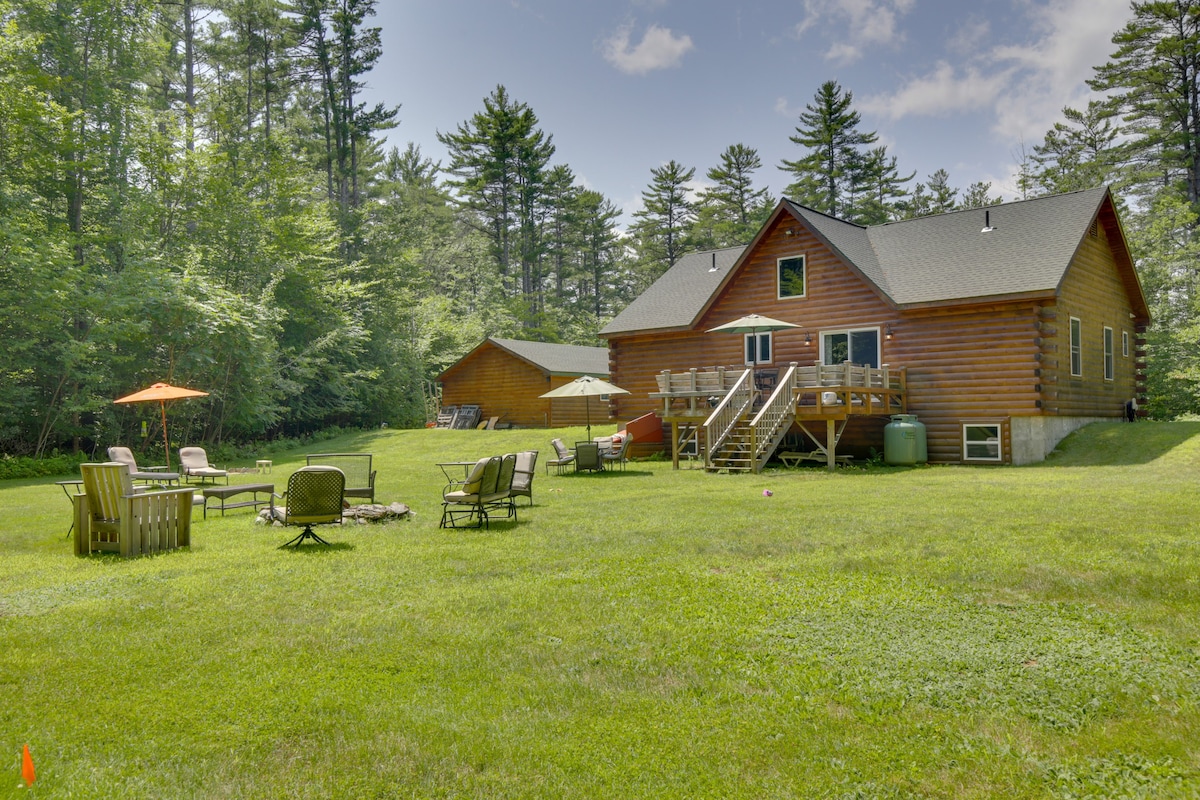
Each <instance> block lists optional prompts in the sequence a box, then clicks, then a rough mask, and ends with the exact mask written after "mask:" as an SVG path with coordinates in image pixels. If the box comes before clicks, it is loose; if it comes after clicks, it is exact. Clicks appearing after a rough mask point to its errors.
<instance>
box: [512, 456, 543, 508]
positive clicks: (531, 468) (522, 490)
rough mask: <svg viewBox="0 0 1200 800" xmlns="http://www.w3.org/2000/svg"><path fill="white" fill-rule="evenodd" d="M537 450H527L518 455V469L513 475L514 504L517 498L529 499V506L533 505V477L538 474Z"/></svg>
mask: <svg viewBox="0 0 1200 800" xmlns="http://www.w3.org/2000/svg"><path fill="white" fill-rule="evenodd" d="M537 457H538V451H537V450H525V451H524V452H521V453H517V468H516V471H515V472H514V473H513V483H512V490H511V491H510V492H509V494H511V495H512V496H513V502H514V503H515V502H516V498H517V497H528V498H529V505H531V506H532V505H533V476H534V474H535V473H536V469H535V467H536V466H537Z"/></svg>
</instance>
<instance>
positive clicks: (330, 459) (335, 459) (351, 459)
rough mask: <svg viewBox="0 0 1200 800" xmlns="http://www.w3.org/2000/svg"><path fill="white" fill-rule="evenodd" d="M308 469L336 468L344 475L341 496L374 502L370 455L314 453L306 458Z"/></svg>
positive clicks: (374, 471) (373, 477) (373, 478)
mask: <svg viewBox="0 0 1200 800" xmlns="http://www.w3.org/2000/svg"><path fill="white" fill-rule="evenodd" d="M308 466H310V467H337V468H338V469H340V470H341V471H342V472H343V473H344V474H345V475H346V488H345V490H344V491H343V493H342V496H343V497H344V498H346V499H349V498H351V497H364V498H366V500H367V502H368V503H374V502H375V473H376V471H377V470H373V469H371V454H370V453H314V454H312V455H310V456H309V457H308Z"/></svg>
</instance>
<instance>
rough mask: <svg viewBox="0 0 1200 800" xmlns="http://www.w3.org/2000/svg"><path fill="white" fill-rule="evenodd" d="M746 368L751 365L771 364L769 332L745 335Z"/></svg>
mask: <svg viewBox="0 0 1200 800" xmlns="http://www.w3.org/2000/svg"><path fill="white" fill-rule="evenodd" d="M744 351H745V353H746V366H751V365H753V364H770V363H771V332H770V331H763V332H762V333H747V334H746V346H745V348H744Z"/></svg>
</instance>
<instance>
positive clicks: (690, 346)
mask: <svg viewBox="0 0 1200 800" xmlns="http://www.w3.org/2000/svg"><path fill="white" fill-rule="evenodd" d="M1105 213H1106V214H1107V215H1108V217H1110V218H1111V219H1110V220H1105V221H1102V224H1100V225H1099V226H1098V234H1097V235H1096V236H1095V237H1092V236H1086V237H1085V240H1084V242H1083V244H1082V245H1081V247H1080V250H1079V253H1078V254H1077V256H1076V258H1075V260H1074V262H1073V264H1072V266H1071V267H1070V269H1069V270H1068V274H1067V277H1066V279H1065V280H1064V283H1063V285H1062V286H1061V287H1060V290H1059V292H1058V293H1052V292H1042V293H1040V294H1030V295H1027V296H1024V297H1022V298H1021V299H1016V300H1012V301H1006V302H987V303H974V304H970V303H967V304H958V305H955V306H937V307H929V308H921V309H905V310H899V309H896V308H895V307H894V306H893V305H892V304H891V303H890V302H889V301H887V300H886V299H884V298H883V297H882V296H881V295H880V294H879V293H878V291H877V290H876V289H875V288H874V287H873V285H871V284H870V283H869V282H868V281H866V280H865V279H864V278H863V277H862V276H861V275H860V274H859V273H858V272H857V271H855V270H854V269H852V268H851V267H849V266H847V265H846V264H845V263H844V262H842V261H841V260H840V259H839V258H838V257H837V256H836V255H834V253H833V252H832V251H831V250H830V249H828V248H827V247H825V246H824V245H823V244H822V242H821V241H820V240H819V239H818V238H817V237H815V236H814V235H813V234H812V233H810V232H809V231H808V230H807V229H806V228H805V227H804V226H803V225H801V224H800V223H798V222H797V221H796V220H794V219H792V218H790V217H788V216H781V217H780V218H779V219H778V220H777V222H776V223H775V224H774V225H773V227H772V228H771V229H770V230H769V231H767V233H766V235H765V236H764V237H763V238H762V239H761V240H760V241H759V244H758V246H757V247H756V248H755V249H754V251H753V252H751V253H749V254H748V255H747V258H746V260H745V261H744V262H743V264H742V267H741V269H740V270H739V271H738V273H737V274H736V275H735V276H733V277H732V278H731V280H730V281H729V283H728V284H727V285H726V286H725V287H724V288H723V289H722V291H721V292H720V294H719V295H718V296H717V298H716V299H715V300H714V302H713V303H712V305H711V306H710V308H709V309H708V310H707V311H706V312H705V313H704V314H703V315H702V317H701V319H700V320H699V322H698V323H697V324H696V326H695V330H693V331H686V332H666V333H647V334H637V335H629V336H615V337H612V338H611V339H610V340H609V358H610V369H611V372H612V381H613V382H614V383H616V384H617V385H618V386H622V387H624V388H626V389H628V390H630V392H631V394H630V395H628V396H626V395H622V396H620V397H618V398H615V408H614V413H615V414H617V415H618V416H620V417H630V416H636V415H637V414H639V413H642V412H643V411H648V410H653V409H654V408H655V407H656V401H654V400H652V399H650V398H649V397H648V395H649V393H650V392H654V391H657V383H656V381H655V375H656V374H657V373H658V372H660V371H662V370H664V369H670V370H671V371H673V372H674V371H680V372H682V371H686V370H688V369H690V368H692V367H698V368H704V367H711V366H716V365H727V366H729V365H740V364H741V363H742V361H743V347H744V345H743V337H742V335H740V334H725V333H711V334H706V333H704V332H703V331H705V330H707V329H709V328H712V327H715V326H717V325H720V324H722V323H724V322H728V321H730V320H732V319H735V318H737V317H740V316H743V315H745V314H750V313H757V314H762V315H765V316H769V317H775V318H777V319H781V320H784V321H787V322H791V323H794V324H797V325H800V326H801V327H800V328H798V329H789V330H784V331H777V332H775V333H774V334H773V337H772V339H773V348H772V349H773V356H774V359H773V361H774V365H776V366H782V365H786V364H787V363H788V362H791V361H795V362H797V363H799V364H802V365H807V364H812V363H815V362H817V361H818V360H819V358H820V336H821V332H822V331H835V330H843V329H848V328H850V329H861V328H871V327H877V328H879V330H880V363H881V364H889V365H892V366H896V367H900V366H904V367H907V369H908V409H909V413H913V414H916V415H917V416H918V418H919V419H920V420H921V422H923V423H924V424H925V426H926V434H927V437H928V445H929V457H930V460H931V461H935V462H957V461H961V460H962V426H963V424H965V423H979V424H997V425H999V426H1000V429H1001V437H1002V447H1003V456H1004V460H1005V461H1009V460H1010V457H1011V453H1012V441H1011V429H1010V425H1009V419H1010V418H1011V417H1017V416H1022V417H1031V416H1040V415H1047V414H1048V415H1063V416H1114V417H1115V416H1118V415H1119V414H1120V413H1121V412H1122V410H1123V403H1124V400H1126V399H1129V398H1130V397H1132V396H1133V392H1134V381H1135V366H1136V365H1135V359H1136V356H1135V352H1134V347H1135V345H1134V342H1136V341H1139V340H1138V339H1137V337H1136V336H1135V335H1134V330H1133V328H1132V326H1131V325H1130V311H1131V308H1130V305H1129V301H1128V294H1127V288H1128V287H1126V286H1125V285H1124V284H1123V283H1122V280H1121V277H1120V276H1119V274H1118V270H1117V268H1116V265H1115V260H1114V258H1113V255H1112V252H1111V249H1110V248H1109V246H1108V240H1107V237H1108V236H1109V235H1113V234H1115V229H1112V228H1110V229H1109V230H1106V225H1109V226H1115V224H1116V221H1115V216H1113V215H1112V214H1111V212H1110V211H1107V210H1106V212H1105ZM789 229H790V231H791V232H790V233H789ZM1116 235H1119V234H1116ZM795 255H804V256H805V257H806V271H807V276H806V277H807V288H806V296H805V297H803V298H787V299H778V297H777V295H776V293H777V289H776V269H777V266H776V264H777V259H778V258H781V257H788V256H795ZM1068 312H1069V313H1071V314H1074V315H1076V316H1080V317H1081V319H1082V320H1083V321H1084V327H1085V330H1084V342H1085V348H1084V377H1083V379H1076V380H1073V381H1072V380H1067V379H1066V378H1064V377H1063V373H1064V372H1066V373H1068V374H1069V353H1070V344H1069V326H1068V323H1067V314H1068ZM1106 324H1107V325H1110V326H1112V327H1113V334H1114V348H1115V351H1116V355H1115V363H1116V376H1115V380H1113V381H1108V382H1106V381H1104V380H1103V363H1102V359H1103V352H1102V348H1101V344H1100V342H1101V336H1102V326H1103V325H1106ZM889 325H890V326H891V328H892V333H893V335H892V339H891V340H887V339H886V338H885V336H884V332H885V331H886V328H887V326H889ZM1122 331H1126V332H1128V333H1129V334H1130V339H1131V352H1130V356H1129V358H1125V357H1123V356H1122V354H1121V332H1122ZM808 334H811V343H806V337H807V335H808ZM888 421H889V420H888V418H887V417H877V418H856V419H853V420H851V421H850V422H849V424H848V425H847V427H846V432H845V434H844V435H843V438H842V442H841V444H840V445H839V449H838V451H839V453H843V452H844V453H853V454H855V455H858V456H860V457H863V456H866V455H867V454H868V453H869V450H870V449H871V448H874V449H876V450H878V451H880V452H882V449H883V427H884V425H886V424H887V422H888ZM795 433H796V431H795V430H793V434H795Z"/></svg>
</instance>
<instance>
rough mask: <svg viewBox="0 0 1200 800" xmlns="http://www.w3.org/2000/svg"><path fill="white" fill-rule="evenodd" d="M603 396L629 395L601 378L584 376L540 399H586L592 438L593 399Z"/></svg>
mask: <svg viewBox="0 0 1200 800" xmlns="http://www.w3.org/2000/svg"><path fill="white" fill-rule="evenodd" d="M602 394H629V391H628V390H627V389H622V388H621V387H620V386H616V385H614V384H611V383H609V382H608V381H606V380H601V379H600V378H594V377H592V376H591V375H583V376H581V377H578V378H576V379H575V380H573V381H571V382H570V383H564V384H563V385H562V386H559V387H558V388H557V389H551V390H550V391H548V392H546V393H545V394H543V395H538V396H539V397H548V398H550V399H551V400H553V399H554V398H556V397H582V398H584V408H585V410H586V413H587V437H588V439H589V440H590V439H591V438H592V401H591V398H592V397H594V396H598V395H602Z"/></svg>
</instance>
